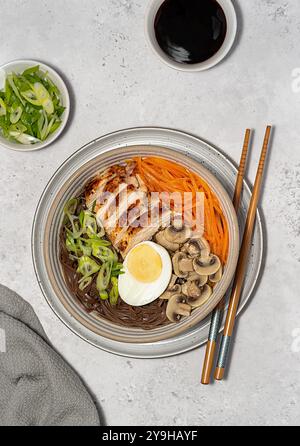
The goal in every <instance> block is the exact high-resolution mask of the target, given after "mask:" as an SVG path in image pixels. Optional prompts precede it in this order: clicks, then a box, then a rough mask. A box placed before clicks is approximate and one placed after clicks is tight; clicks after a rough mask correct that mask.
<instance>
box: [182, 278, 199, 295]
mask: <svg viewBox="0 0 300 446" xmlns="http://www.w3.org/2000/svg"><path fill="white" fill-rule="evenodd" d="M202 286H203V285H201V282H200V280H188V281H187V282H186V283H185V284H184V285H183V286H182V292H183V294H185V295H186V296H189V297H193V298H196V297H200V296H201V293H202Z"/></svg>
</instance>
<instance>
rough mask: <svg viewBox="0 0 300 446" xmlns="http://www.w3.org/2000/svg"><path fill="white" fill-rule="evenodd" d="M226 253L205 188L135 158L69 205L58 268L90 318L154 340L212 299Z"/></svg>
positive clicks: (223, 228) (189, 176) (179, 170)
mask: <svg viewBox="0 0 300 446" xmlns="http://www.w3.org/2000/svg"><path fill="white" fill-rule="evenodd" d="M228 243H229V240H228V227H227V222H226V219H225V217H224V215H223V212H222V210H221V207H220V203H219V201H218V199H217V197H216V196H215V195H214V193H213V192H212V190H211V189H210V188H209V186H208V185H207V183H206V182H205V181H204V180H203V179H202V178H200V177H199V176H198V175H196V174H195V173H193V172H191V171H190V170H188V169H187V168H185V167H183V166H180V165H178V164H176V163H174V162H171V161H169V160H166V159H163V158H157V157H145V158H135V159H130V160H126V161H124V162H122V163H120V164H117V165H113V166H111V167H109V168H107V169H106V170H104V171H102V172H99V174H98V175H96V176H95V177H94V178H93V179H92V180H91V181H90V182H89V183H88V184H86V185H83V187H82V192H81V194H79V196H77V197H74V198H72V199H71V200H69V201H68V202H67V203H66V204H65V207H64V219H63V224H62V227H61V233H60V261H61V264H62V268H63V272H64V277H65V280H66V284H67V286H68V288H69V290H70V292H71V293H72V295H73V296H74V299H77V301H79V302H80V304H81V305H82V307H83V308H84V309H85V310H86V311H87V312H95V313H97V314H98V315H100V316H101V317H103V318H105V319H107V320H109V321H111V322H113V323H115V324H117V325H122V326H126V327H134V328H141V329H144V330H151V329H155V328H157V327H161V326H164V325H166V324H171V323H177V322H179V321H180V320H181V319H182V318H186V317H189V316H190V315H191V313H192V312H193V311H195V310H196V309H197V308H199V307H201V306H202V305H204V304H205V303H206V302H207V301H208V300H209V299H210V297H211V295H212V293H213V290H214V286H215V285H216V283H218V282H219V281H220V280H221V279H222V274H223V268H224V265H225V264H226V260H227V255H228Z"/></svg>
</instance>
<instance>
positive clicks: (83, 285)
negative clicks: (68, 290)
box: [79, 277, 93, 291]
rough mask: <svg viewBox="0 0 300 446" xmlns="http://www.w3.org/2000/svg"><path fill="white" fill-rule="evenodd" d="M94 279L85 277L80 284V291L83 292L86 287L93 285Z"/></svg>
mask: <svg viewBox="0 0 300 446" xmlns="http://www.w3.org/2000/svg"><path fill="white" fill-rule="evenodd" d="M92 280H93V278H92V277H85V278H84V279H83V280H82V282H80V284H79V289H80V290H81V291H83V290H84V289H85V288H86V287H88V286H89V285H90V284H91V283H92Z"/></svg>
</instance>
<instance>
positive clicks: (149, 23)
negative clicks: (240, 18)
mask: <svg viewBox="0 0 300 446" xmlns="http://www.w3.org/2000/svg"><path fill="white" fill-rule="evenodd" d="M163 2H164V0H151V2H150V4H149V7H148V11H147V13H146V21H145V34H146V39H147V41H148V43H149V45H150V47H151V48H152V50H153V51H154V53H155V54H156V55H157V56H158V57H159V58H160V60H161V61H162V62H164V63H165V64H167V65H168V66H169V67H171V68H174V69H176V70H180V71H188V72H195V71H203V70H208V69H209V68H212V67H214V66H215V65H217V64H218V63H219V62H221V60H223V59H224V58H225V56H226V55H227V54H228V53H229V51H230V49H231V47H232V45H233V43H234V40H235V37H236V33H237V17H236V12H235V9H234V6H233V4H232V2H231V0H218V3H219V4H220V6H221V7H222V9H223V11H224V13H225V16H226V21H227V32H226V37H225V40H224V42H223V45H222V46H221V48H220V49H219V50H218V52H217V53H216V54H214V55H213V56H212V57H211V58H209V59H207V60H205V61H204V62H201V63H197V64H184V63H178V62H176V61H174V60H173V59H171V58H170V57H169V56H168V55H167V54H166V53H165V52H164V51H163V50H162V49H161V48H160V46H159V44H158V42H157V39H156V36H155V29H154V22H155V17H156V14H157V12H158V10H159V8H160V7H161V5H162V3H163Z"/></svg>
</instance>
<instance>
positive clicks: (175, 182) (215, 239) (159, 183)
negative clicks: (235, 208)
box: [135, 157, 229, 264]
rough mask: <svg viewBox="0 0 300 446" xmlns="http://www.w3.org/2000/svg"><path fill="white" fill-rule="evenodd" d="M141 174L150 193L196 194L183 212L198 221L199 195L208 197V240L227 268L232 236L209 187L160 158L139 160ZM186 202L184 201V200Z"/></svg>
mask: <svg viewBox="0 0 300 446" xmlns="http://www.w3.org/2000/svg"><path fill="white" fill-rule="evenodd" d="M135 161H136V163H137V171H138V173H139V175H140V176H141V178H142V179H143V181H144V182H145V184H146V186H147V187H148V189H149V191H150V192H171V193H172V192H180V193H181V194H182V197H183V194H184V193H185V192H192V193H193V196H192V202H191V203H190V204H189V205H188V207H187V206H186V209H183V211H185V212H186V215H191V217H192V218H195V217H196V197H197V195H196V194H197V192H203V194H204V237H205V238H206V239H207V241H208V242H209V244H210V246H211V250H212V252H213V253H214V254H216V255H217V256H219V258H220V259H221V261H222V263H223V264H225V263H226V260H227V257H228V246H229V234H228V225H227V221H226V218H225V216H224V214H223V212H222V209H221V205H220V202H219V200H218V198H217V197H216V196H215V194H214V193H213V192H212V190H211V189H210V187H209V186H208V184H207V183H206V182H205V181H204V180H203V179H202V178H200V177H199V176H198V175H196V174H195V173H194V172H191V171H189V170H188V169H187V168H185V167H184V166H181V165H179V164H177V163H174V162H173V161H169V160H167V159H164V158H158V157H146V158H141V157H139V158H136V159H135ZM183 198H184V197H183Z"/></svg>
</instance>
